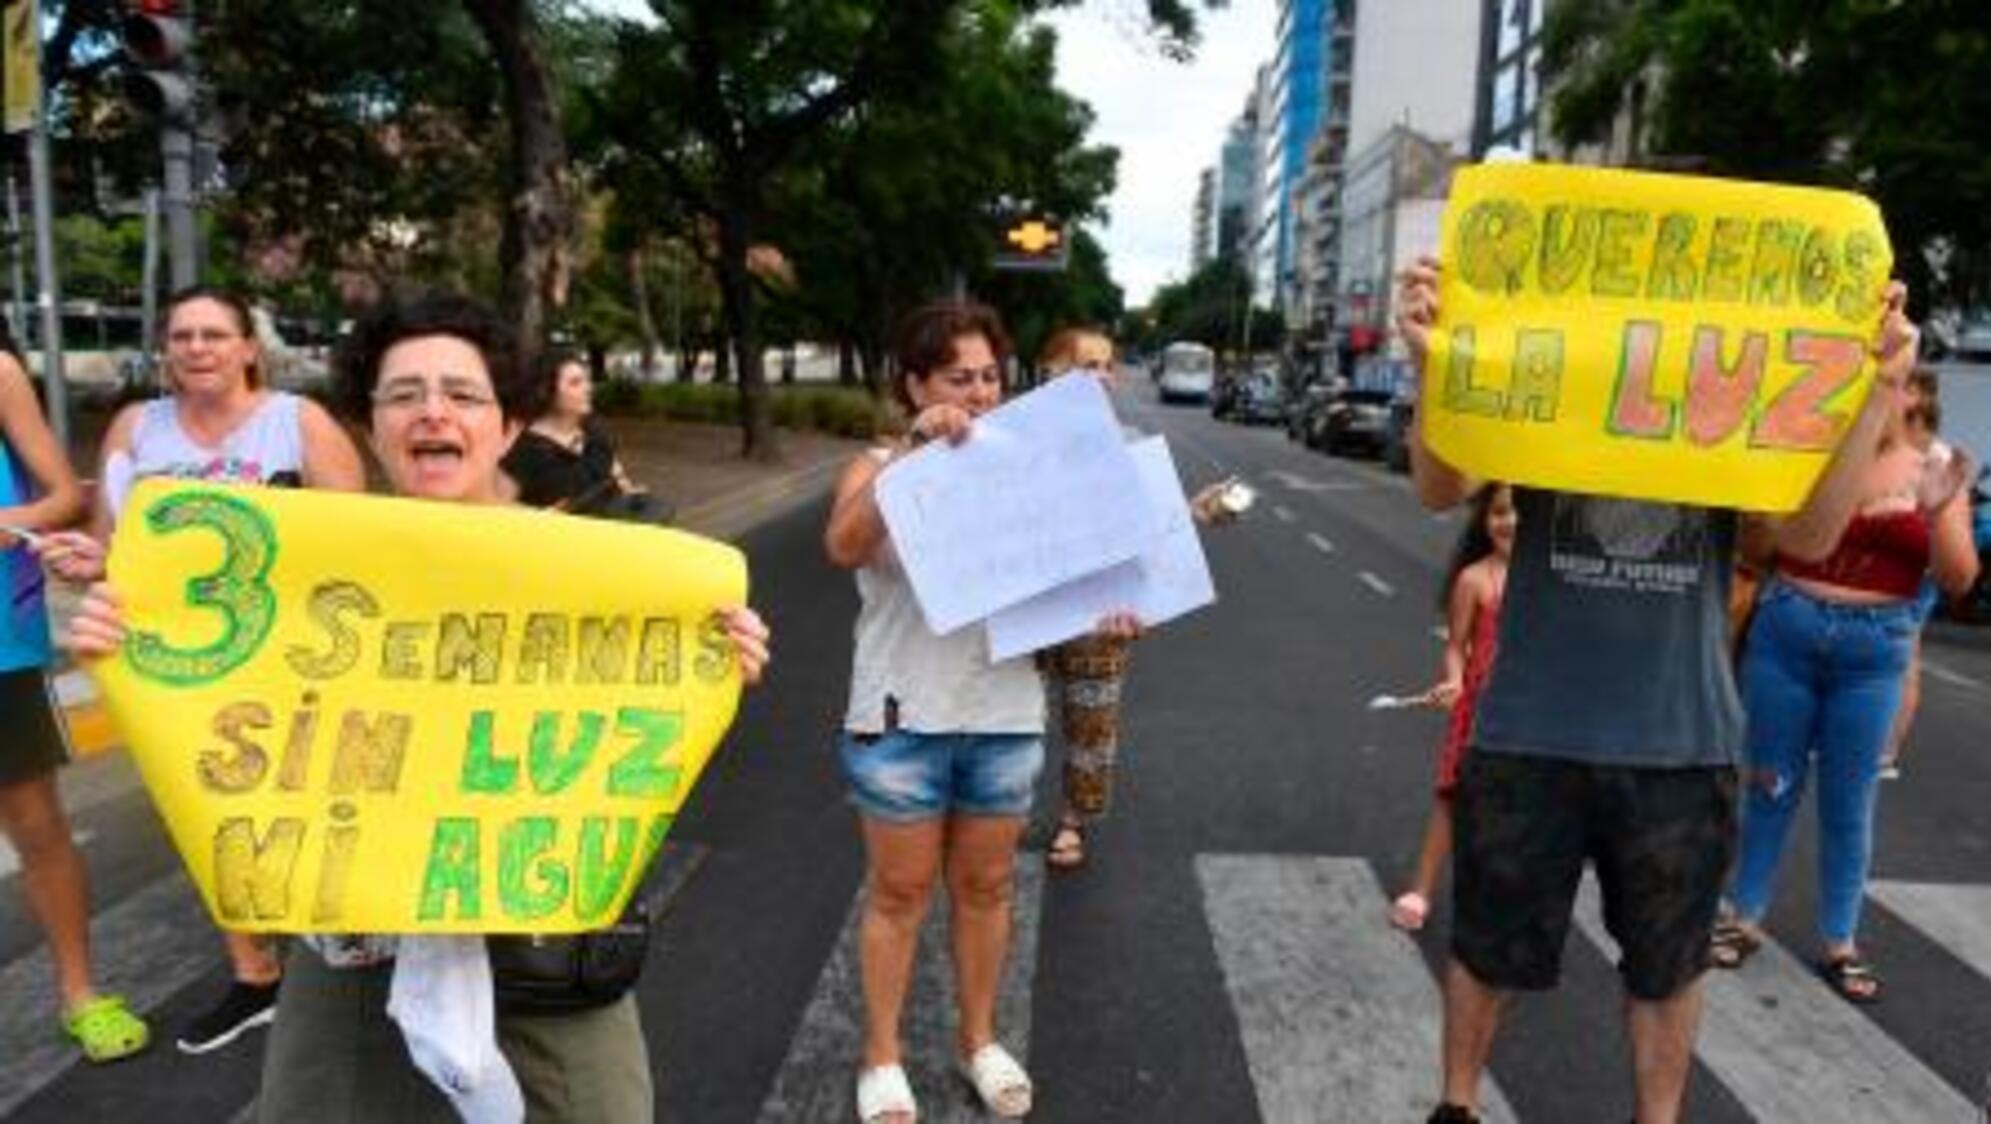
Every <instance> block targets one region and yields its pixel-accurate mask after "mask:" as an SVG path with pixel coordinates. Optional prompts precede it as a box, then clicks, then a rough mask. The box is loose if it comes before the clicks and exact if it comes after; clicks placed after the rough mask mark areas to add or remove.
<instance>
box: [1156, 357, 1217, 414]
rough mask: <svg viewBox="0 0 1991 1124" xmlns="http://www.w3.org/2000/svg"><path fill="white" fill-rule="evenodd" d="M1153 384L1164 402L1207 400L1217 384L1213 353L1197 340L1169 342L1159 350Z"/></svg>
mask: <svg viewBox="0 0 1991 1124" xmlns="http://www.w3.org/2000/svg"><path fill="white" fill-rule="evenodd" d="M1158 372H1159V373H1158V374H1157V376H1156V383H1157V384H1158V385H1159V387H1160V389H1161V400H1162V402H1163V403H1164V404H1167V403H1171V402H1208V401H1209V400H1210V390H1211V388H1212V387H1213V386H1214V385H1215V383H1216V376H1217V356H1216V353H1215V352H1213V351H1211V350H1210V349H1209V348H1207V347H1205V346H1203V345H1202V344H1200V343H1172V344H1169V345H1168V346H1167V347H1164V348H1162V349H1161V365H1160V367H1159V368H1158Z"/></svg>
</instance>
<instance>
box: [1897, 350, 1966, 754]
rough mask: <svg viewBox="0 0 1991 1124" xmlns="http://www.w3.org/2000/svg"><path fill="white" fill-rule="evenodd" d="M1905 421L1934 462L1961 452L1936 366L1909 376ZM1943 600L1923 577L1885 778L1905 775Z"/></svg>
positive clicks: (1933, 583)
mask: <svg viewBox="0 0 1991 1124" xmlns="http://www.w3.org/2000/svg"><path fill="white" fill-rule="evenodd" d="M1901 420H1902V423H1903V425H1904V427H1905V428H1906V430H1907V435H1908V443H1909V444H1911V445H1913V446H1915V447H1916V448H1918V449H1920V450H1922V452H1923V453H1924V454H1925V455H1927V457H1928V458H1929V462H1930V463H1931V464H1932V465H1938V466H1940V465H1942V464H1945V463H1946V462H1948V461H1949V460H1950V458H1952V457H1954V456H1956V455H1957V451H1956V448H1955V446H1953V445H1951V444H1950V443H1949V442H1947V441H1944V440H1943V439H1942V437H1940V436H1939V434H1940V433H1941V432H1942V428H1943V403H1942V384H1941V383H1940V382H1939V381H1938V379H1937V377H1936V372H1935V369H1934V368H1931V367H1917V368H1915V370H1914V372H1913V373H1912V374H1910V375H1909V376H1908V405H1907V406H1906V407H1905V408H1904V409H1903V410H1902V414H1901ZM1942 599H1943V593H1942V590H1941V589H1939V588H1937V586H1936V579H1935V578H1934V577H1933V576H1925V577H1923V579H1922V590H1921V593H1920V594H1919V595H1918V596H1917V597H1916V598H1915V611H1916V615H1917V616H1919V617H1920V618H1921V624H1920V626H1919V627H1918V628H1916V630H1915V640H1914V643H1912V644H1911V645H1909V648H1908V670H1907V672H1905V673H1904V674H1903V675H1902V676H1901V707H1900V709H1899V710H1898V711H1896V712H1895V716H1894V725H1893V727H1892V728H1891V729H1890V730H1889V731H1888V735H1887V749H1886V751H1885V752H1883V753H1882V754H1881V757H1880V779H1881V780H1884V781H1891V780H1894V779H1895V778H1897V777H1899V776H1900V775H1901V755H1902V754H1903V753H1904V752H1906V751H1907V748H1908V732H1909V731H1910V730H1911V729H1913V728H1914V725H1915V712H1916V711H1918V710H1920V709H1921V708H1922V633H1923V631H1924V630H1926V629H1927V628H1928V625H1929V618H1930V617H1932V616H1934V615H1935V612H1936V606H1937V605H1938V604H1940V603H1941V602H1942Z"/></svg>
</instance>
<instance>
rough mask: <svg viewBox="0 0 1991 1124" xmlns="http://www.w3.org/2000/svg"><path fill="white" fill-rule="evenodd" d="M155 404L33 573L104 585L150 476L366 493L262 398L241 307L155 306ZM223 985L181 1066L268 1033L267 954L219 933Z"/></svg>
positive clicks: (129, 421) (298, 422)
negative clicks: (108, 562) (80, 515)
mask: <svg viewBox="0 0 1991 1124" xmlns="http://www.w3.org/2000/svg"><path fill="white" fill-rule="evenodd" d="M160 328H161V331H160V334H161V336H162V338H163V339H164V341H165V352H166V363H165V372H164V373H165V380H166V389H167V393H166V395H165V396H164V397H161V398H155V399H152V400H150V401H146V402H137V403H133V404H132V405H130V406H127V407H126V408H125V409H124V410H123V411H121V412H120V413H119V414H118V415H117V417H116V418H114V419H113V420H112V421H111V426H110V429H109V431H108V432H107V433H106V434H105V435H104V441H103V449H102V452H101V455H100V458H99V464H100V466H101V467H100V470H99V475H98V486H97V500H96V510H95V512H94V513H93V515H92V517H91V522H90V531H89V533H87V534H85V533H83V532H80V531H70V532H63V533H61V534H57V535H51V536H48V537H47V539H46V540H45V541H44V543H43V546H42V562H43V564H44V565H46V566H47V567H48V568H49V570H50V571H51V572H53V573H54V574H56V575H57V576H58V577H61V578H63V579H65V580H68V581H72V582H77V583H87V582H92V581H97V580H99V579H101V578H102V577H103V576H104V551H105V548H106V545H107V544H108V543H109V541H110V537H111V530H112V528H113V527H114V526H115V524H116V522H117V517H118V512H119V510H120V509H121V508H122V507H123V506H124V500H125V496H126V495H127V494H128V493H129V492H130V491H131V487H132V485H133V484H134V483H136V482H137V481H139V480H143V479H146V478H147V477H152V476H167V477H175V478H181V479H195V480H210V481H215V482H219V483H229V484H261V485H268V486H274V487H292V488H296V487H306V488H327V489H331V490H333V491H341V492H357V491H362V490H364V489H365V487H366V472H365V470H364V468H363V467H362V466H361V464H360V459H359V451H358V450H357V449H356V448H355V447H354V446H353V443H352V440H351V439H350V438H348V437H347V436H346V433H345V431H344V430H343V429H340V428H339V425H338V423H337V422H335V421H333V420H332V416H331V415H330V414H329V413H327V412H326V411H325V409H324V408H323V407H322V406H319V405H318V404H317V403H316V402H313V401H311V400H310V399H308V398H303V397H301V396H299V395H295V394H290V393H287V392H285V391H281V390H276V389H273V388H272V387H270V386H269V385H268V380H267V379H266V378H265V377H264V374H263V368H262V359H263V353H262V346H261V344H260V343H259V342H258V341H257V338H256V329H255V318H254V316H253V315H252V314H251V312H250V310H249V305H248V302H246V301H244V300H243V299H242V298H241V297H240V296H238V295H237V294H235V293H232V292H229V291H227V290H224V289H216V288H208V287H195V288H191V289H184V290H182V291H180V292H178V293H175V294H173V296H171V297H170V298H168V299H167V302H166V309H165V313H164V315H163V317H162V319H161V324H160ZM222 936H223V939H224V941H225V943H226V944H227V947H228V959H229V963H230V965H231V967H232V968H233V969H234V978H233V981H232V982H231V984H230V985H229V988H228V990H227V992H225V993H224V994H223V995H222V996H221V998H220V999H219V1001H217V1002H216V1003H215V1005H214V1006H213V1007H211V1008H209V1009H208V1010H206V1011H204V1012H202V1013H201V1014H200V1015H198V1016H196V1017H195V1018H194V1019H193V1020H192V1021H191V1022H189V1023H188V1024H187V1025H186V1026H185V1027H184V1028H183V1029H182V1031H181V1033H180V1035H179V1039H178V1043H179V1048H180V1049H181V1050H182V1051H184V1052H186V1053H189V1054H203V1053H206V1052H208V1051H209V1050H216V1049H220V1048H221V1047H223V1046H226V1045H228V1044H229V1043H230V1042H233V1041H234V1040H235V1039H236V1038H238V1037H239V1036H241V1034H242V1033H243V1032H244V1031H247V1030H250V1029H252V1028H254V1027H257V1026H263V1025H266V1024H268V1022H269V1021H270V1018H271V1012H272V1011H273V1010H274V1005H275V1002H276V993H277V986H278V984H279V983H280V982H281V980H282V967H281V964H280V962H279V960H278V958H277V956H276V954H275V952H273V951H272V950H271V949H270V948H269V947H268V945H267V944H266V943H265V942H263V941H262V940H259V939H258V938H256V937H254V936H251V935H249V934H246V933H224V934H222Z"/></svg>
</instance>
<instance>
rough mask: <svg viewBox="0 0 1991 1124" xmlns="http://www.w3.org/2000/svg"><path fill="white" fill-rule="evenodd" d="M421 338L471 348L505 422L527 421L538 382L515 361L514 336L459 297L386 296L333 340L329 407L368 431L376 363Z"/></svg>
mask: <svg viewBox="0 0 1991 1124" xmlns="http://www.w3.org/2000/svg"><path fill="white" fill-rule="evenodd" d="M424 336H453V337H455V338H456V339H459V340H462V341H463V342H464V343H467V344H469V345H470V346H471V347H474V348H476V349H477V353H478V355H480V356H482V357H483V360H484V367H485V369H486V370H488V371H489V372H490V374H491V389H492V391H493V392H495V393H496V394H497V397H498V408H499V409H500V410H502V411H503V412H504V416H505V420H506V421H511V422H518V423H521V424H523V423H525V422H529V421H531V420H532V419H533V416H534V411H535V410H536V408H537V404H538V402H539V401H540V397H541V396H540V394H539V387H540V380H538V379H537V378H535V377H534V374H533V372H532V371H531V370H530V369H529V368H528V367H527V366H526V364H525V363H523V362H522V361H521V359H520V356H519V344H518V335H517V333H515V332H514V331H513V330H512V327H511V325H510V324H508V323H506V322H505V321H504V320H503V319H501V318H500V317H499V316H498V314H497V312H495V311H494V310H492V308H491V306H489V305H487V304H485V303H484V302H482V301H479V300H476V299H475V298H472V297H467V296H463V295H462V294H460V293H426V294H422V295H418V296H414V297H391V298H389V299H387V300H384V301H382V302H380V303H379V304H377V305H375V306H374V307H373V308H372V309H371V310H369V311H368V312H367V314H366V315H365V316H362V317H361V318H360V319H359V322H358V323H356V324H354V325H353V329H352V331H351V332H349V333H347V334H346V337H345V338H344V339H342V340H340V341H339V350H338V355H337V357H336V358H335V359H334V360H333V375H332V403H333V406H334V408H336V409H337V410H338V411H339V412H340V413H341V414H343V415H345V416H346V417H347V418H348V419H350V420H352V421H353V422H355V423H357V424H359V425H360V426H363V427H368V428H370V427H371V425H372V421H373V390H374V387H376V386H377V385H379V383H380V362H381V360H382V359H383V358H385V357H386V355H387V353H388V351H390V350H392V349H393V347H394V345H395V344H398V343H403V342H405V341H407V340H412V339H420V338H422V337H424Z"/></svg>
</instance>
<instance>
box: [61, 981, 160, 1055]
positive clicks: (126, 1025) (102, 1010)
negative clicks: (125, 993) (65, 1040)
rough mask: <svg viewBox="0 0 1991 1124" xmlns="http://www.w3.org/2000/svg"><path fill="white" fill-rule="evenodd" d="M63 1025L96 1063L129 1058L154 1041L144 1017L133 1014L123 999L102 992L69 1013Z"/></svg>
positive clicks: (84, 1053) (84, 1052)
mask: <svg viewBox="0 0 1991 1124" xmlns="http://www.w3.org/2000/svg"><path fill="white" fill-rule="evenodd" d="M62 1028H63V1029H64V1030H66V1031H68V1032H69V1037H71V1038H74V1039H75V1040H76V1044H77V1045H78V1046H81V1047H82V1048H83V1056H84V1057H86V1058H89V1059H90V1060H91V1061H93V1062H114V1061H117V1060H118V1059H119V1058H128V1057H130V1056H132V1055H133V1054H136V1053H138V1052H139V1051H140V1050H143V1049H145V1047H146V1045H147V1044H148V1043H150V1042H151V1041H152V1032H151V1031H149V1030H147V1029H146V1027H145V1020H143V1019H141V1018H139V1017H138V1016H137V1015H134V1014H132V1013H131V1008H129V1007H127V1006H125V1004H124V999H123V998H122V997H121V996H116V995H99V996H98V997H96V998H95V999H92V1000H90V1001H89V1002H88V1003H85V1004H83V1005H82V1006H81V1007H78V1008H76V1009H75V1010H73V1011H71V1012H69V1014H68V1015H67V1016H66V1017H64V1018H63V1020H62Z"/></svg>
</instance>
